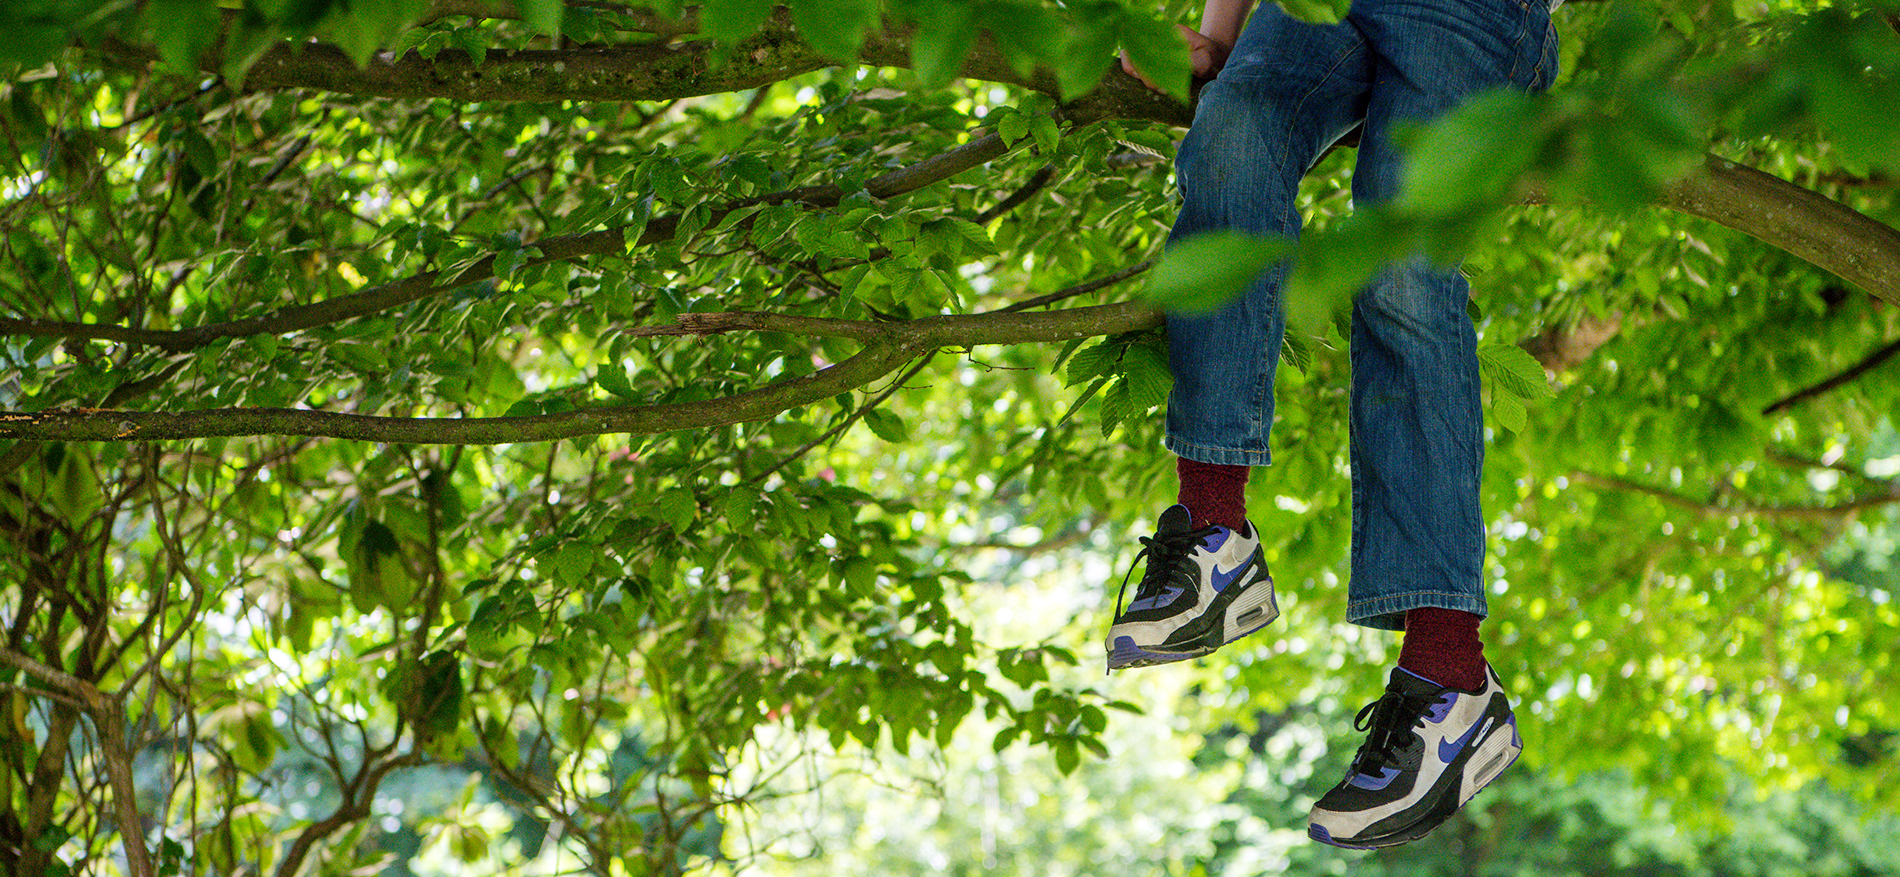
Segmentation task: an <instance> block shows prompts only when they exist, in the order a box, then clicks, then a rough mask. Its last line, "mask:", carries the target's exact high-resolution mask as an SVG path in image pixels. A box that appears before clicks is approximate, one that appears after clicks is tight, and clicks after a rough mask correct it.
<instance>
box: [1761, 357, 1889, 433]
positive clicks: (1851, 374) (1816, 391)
mask: <svg viewBox="0 0 1900 877" xmlns="http://www.w3.org/2000/svg"><path fill="white" fill-rule="evenodd" d="M1896 353H1900V340H1896V341H1893V342H1891V343H1889V344H1886V345H1884V346H1882V347H1881V348H1880V349H1878V350H1875V351H1874V352H1872V353H1869V354H1867V355H1866V356H1864V357H1861V360H1860V362H1857V363H1854V364H1853V365H1852V366H1850V367H1849V368H1848V369H1847V370H1846V371H1844V372H1841V373H1840V374H1837V375H1835V376H1833V377H1831V378H1828V379H1827V380H1825V381H1822V382H1820V383H1818V384H1814V385H1813V386H1810V387H1804V388H1802V389H1800V390H1797V391H1796V392H1794V393H1792V394H1790V395H1789V396H1788V397H1787V398H1785V399H1782V400H1780V401H1777V402H1774V403H1771V404H1769V405H1768V406H1766V407H1764V408H1762V410H1761V413H1762V416H1763V417H1767V416H1768V415H1770V414H1776V413H1779V412H1782V411H1786V410H1788V409H1789V408H1793V407H1794V406H1796V405H1798V404H1800V403H1802V402H1805V401H1807V400H1809V399H1812V398H1814V397H1816V396H1819V395H1821V394H1822V393H1826V392H1827V391H1829V390H1832V389H1834V388H1836V387H1839V386H1841V385H1843V384H1846V383H1848V382H1850V381H1852V380H1854V379H1855V378H1858V377H1860V376H1861V375H1864V374H1866V373H1868V372H1870V371H1873V370H1874V369H1876V368H1878V367H1880V364H1881V363H1883V362H1886V361H1887V360H1889V359H1892V358H1893V356H1894V354H1896Z"/></svg>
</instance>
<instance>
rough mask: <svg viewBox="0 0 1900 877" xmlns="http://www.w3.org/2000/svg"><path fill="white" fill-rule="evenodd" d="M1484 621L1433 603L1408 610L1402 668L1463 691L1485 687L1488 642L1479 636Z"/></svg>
mask: <svg viewBox="0 0 1900 877" xmlns="http://www.w3.org/2000/svg"><path fill="white" fill-rule="evenodd" d="M1483 620H1484V619H1483V618H1481V617H1479V616H1477V615H1473V614H1471V613H1469V612H1459V611H1458V610H1456V609H1439V608H1437V607H1430V606H1428V607H1425V608H1421V609H1413V610H1411V611H1409V612H1407V613H1405V642H1404V644H1402V645H1401V646H1400V647H1399V667H1400V668H1402V669H1405V670H1409V671H1411V672H1413V673H1416V674H1418V675H1420V676H1423V677H1425V678H1426V679H1430V680H1431V681H1433V682H1436V683H1438V684H1440V685H1447V686H1450V687H1452V688H1457V689H1460V690H1463V691H1476V690H1478V689H1480V688H1483V687H1484V643H1483V642H1481V641H1479V639H1478V622H1480V621H1483Z"/></svg>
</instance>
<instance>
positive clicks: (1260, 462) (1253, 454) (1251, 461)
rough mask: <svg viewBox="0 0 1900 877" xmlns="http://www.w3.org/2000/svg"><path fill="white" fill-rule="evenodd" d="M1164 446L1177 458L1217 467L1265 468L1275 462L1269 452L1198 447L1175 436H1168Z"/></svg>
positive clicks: (1206, 446) (1207, 446)
mask: <svg viewBox="0 0 1900 877" xmlns="http://www.w3.org/2000/svg"><path fill="white" fill-rule="evenodd" d="M1163 444H1164V445H1166V446H1167V449H1168V450H1170V451H1173V452H1174V455H1175V456H1177V457H1186V458H1188V459H1190V460H1193V461H1194V462H1196V463H1210V464H1213V465H1216V466H1265V465H1267V464H1268V463H1271V462H1273V454H1272V453H1270V452H1268V451H1249V450H1243V449H1241V448H1217V447H1212V446H1209V445H1197V444H1195V443H1193V442H1190V441H1187V440H1186V439H1179V438H1175V437H1174V436H1168V437H1167V438H1166V439H1165V440H1164V441H1163Z"/></svg>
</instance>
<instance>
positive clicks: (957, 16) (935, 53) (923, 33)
mask: <svg viewBox="0 0 1900 877" xmlns="http://www.w3.org/2000/svg"><path fill="white" fill-rule="evenodd" d="M975 44H976V23H975V21H974V19H973V18H972V8H971V5H970V4H968V3H962V2H943V0H939V2H936V3H932V4H928V5H925V6H924V7H923V9H922V10H920V11H919V14H918V16H917V30H916V34H915V36H913V37H912V38H911V44H910V60H911V65H912V66H911V69H912V70H914V71H915V72H916V74H917V79H918V80H919V81H920V82H921V83H922V84H923V86H924V87H925V88H942V87H944V86H946V85H948V84H950V80H952V79H955V78H956V76H957V74H958V73H959V72H961V71H962V69H963V59H964V58H967V57H969V55H970V49H971V47H973V46H974V45H975ZM1006 136H1007V135H1006Z"/></svg>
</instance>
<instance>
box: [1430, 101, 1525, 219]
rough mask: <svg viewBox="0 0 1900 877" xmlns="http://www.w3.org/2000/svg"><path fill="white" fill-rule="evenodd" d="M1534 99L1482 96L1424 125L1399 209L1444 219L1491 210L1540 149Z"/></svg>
mask: <svg viewBox="0 0 1900 877" xmlns="http://www.w3.org/2000/svg"><path fill="white" fill-rule="evenodd" d="M1536 117H1537V113H1536V107H1535V105H1534V104H1533V102H1532V98H1531V97H1530V96H1529V95H1526V94H1524V93H1522V92H1516V91H1508V90H1506V91H1496V92H1492V93H1490V94H1487V95H1483V96H1481V97H1479V98H1477V99H1475V100H1473V101H1471V102H1469V103H1467V104H1466V105H1464V106H1463V107H1460V108H1459V109H1458V110H1456V111H1454V112H1453V113H1451V114H1450V115H1449V116H1447V117H1445V118H1443V119H1440V120H1439V121H1437V122H1435V123H1433V124H1432V125H1430V126H1428V127H1426V128H1425V129H1424V130H1423V131H1422V132H1420V134H1419V135H1418V137H1417V138H1416V139H1414V141H1413V142H1412V144H1411V148H1410V150H1409V161H1408V164H1407V167H1408V168H1411V169H1412V170H1411V173H1410V175H1409V178H1408V180H1407V183H1406V188H1405V194H1404V195H1402V196H1401V197H1400V200H1399V204H1400V207H1401V208H1402V209H1404V210H1406V211H1408V212H1411V213H1418V214H1425V215H1430V216H1446V215H1452V214H1456V213H1459V212H1461V211H1469V210H1474V209H1480V208H1485V207H1490V206H1492V205H1493V203H1494V202H1496V201H1497V200H1498V199H1500V198H1502V197H1503V196H1504V195H1505V194H1506V192H1507V191H1508V190H1509V188H1510V185H1511V184H1512V183H1513V182H1515V181H1516V180H1517V177H1518V175H1519V174H1520V173H1522V172H1523V170H1524V169H1525V168H1526V167H1528V166H1529V165H1530V163H1531V160H1532V158H1533V157H1535V156H1536V154H1537V150H1538V148H1539V146H1540V145H1541V144H1540V142H1539V139H1538V137H1537V136H1536V135H1535V130H1536V129H1535V127H1534V126H1533V124H1532V122H1533V121H1534V120H1535V119H1536Z"/></svg>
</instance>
